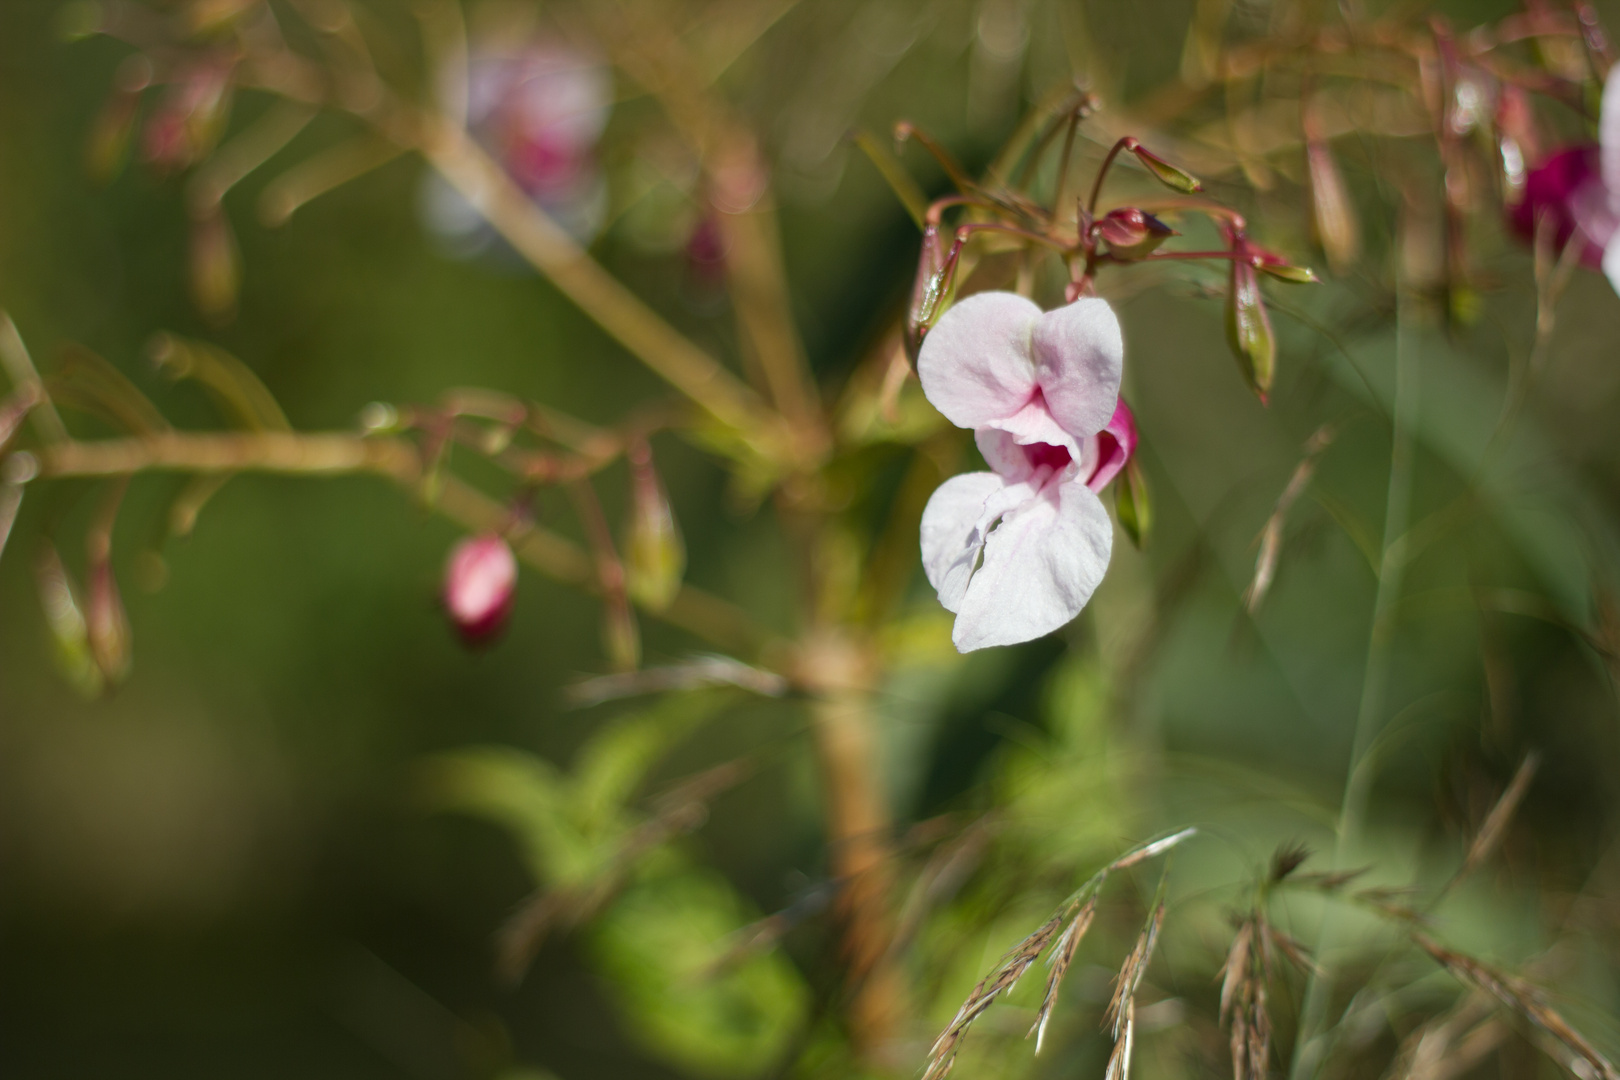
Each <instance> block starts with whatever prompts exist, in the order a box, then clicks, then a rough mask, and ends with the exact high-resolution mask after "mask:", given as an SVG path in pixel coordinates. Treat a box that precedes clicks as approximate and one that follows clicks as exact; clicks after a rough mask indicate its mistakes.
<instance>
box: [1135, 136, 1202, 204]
mask: <svg viewBox="0 0 1620 1080" xmlns="http://www.w3.org/2000/svg"><path fill="white" fill-rule="evenodd" d="M1130 151H1131V153H1133V154H1135V155H1136V160H1138V161H1140V162H1141V163H1142V164H1143V166H1145V167H1146V168H1147V171H1148V172H1150V173H1152V174H1153V176H1154V179H1156V180H1158V181H1159V183H1161V184H1163V185H1165V186H1166V187H1169V188H1174V189H1175V190H1176V191H1179V192H1181V193H1182V194H1183V195H1192V194H1195V193H1196V192H1200V191H1203V190H1204V185H1203V184H1201V183H1199V182H1198V180H1197V178H1196V177H1194V176H1193V175H1192V174H1191V173H1187V172H1183V171H1182V170H1181V169H1178V168H1176V167H1175V166H1174V165H1172V164H1170V163H1169V162H1168V161H1166V160H1164V158H1162V157H1160V156H1159V155H1157V154H1155V153H1153V152H1152V151H1151V150H1149V149H1148V148H1147V147H1145V146H1143V145H1142V144H1141V143H1139V142H1137V141H1136V140H1135V139H1132V140H1131V144H1130Z"/></svg>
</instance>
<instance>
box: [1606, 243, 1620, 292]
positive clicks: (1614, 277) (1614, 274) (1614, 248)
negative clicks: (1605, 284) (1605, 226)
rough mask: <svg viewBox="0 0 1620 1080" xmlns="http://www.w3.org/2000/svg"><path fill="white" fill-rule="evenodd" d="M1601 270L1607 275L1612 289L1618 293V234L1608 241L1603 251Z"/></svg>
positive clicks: (1619, 270) (1619, 245)
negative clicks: (1607, 245) (1606, 247)
mask: <svg viewBox="0 0 1620 1080" xmlns="http://www.w3.org/2000/svg"><path fill="white" fill-rule="evenodd" d="M1603 272H1604V273H1605V274H1607V275H1608V276H1609V284H1610V285H1613V286H1614V291H1615V292H1617V293H1620V236H1617V237H1615V238H1614V239H1613V240H1611V241H1609V247H1608V249H1607V250H1606V251H1604V252H1603Z"/></svg>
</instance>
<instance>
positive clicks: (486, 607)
mask: <svg viewBox="0 0 1620 1080" xmlns="http://www.w3.org/2000/svg"><path fill="white" fill-rule="evenodd" d="M516 592H517V559H516V558H514V557H513V555H512V548H511V546H510V545H508V544H507V542H506V541H505V540H503V539H501V538H500V537H499V536H496V535H495V534H494V533H485V534H484V535H482V536H470V537H467V538H466V539H464V540H462V541H461V542H460V543H458V544H456V546H455V547H454V548H452V549H451V551H450V558H449V560H448V561H447V562H446V563H445V568H444V596H443V600H444V610H445V612H446V613H447V614H448V615H449V616H450V622H451V623H452V624H453V625H454V626H455V628H456V632H457V633H458V634H460V635H461V639H462V641H464V642H466V643H467V644H468V645H483V644H486V643H488V642H489V641H491V640H493V639H494V638H495V637H496V635H498V634H499V633H500V632H501V630H502V629H503V628H504V627H505V626H506V620H507V617H508V616H509V615H511V613H512V599H513V596H514V595H515V594H516Z"/></svg>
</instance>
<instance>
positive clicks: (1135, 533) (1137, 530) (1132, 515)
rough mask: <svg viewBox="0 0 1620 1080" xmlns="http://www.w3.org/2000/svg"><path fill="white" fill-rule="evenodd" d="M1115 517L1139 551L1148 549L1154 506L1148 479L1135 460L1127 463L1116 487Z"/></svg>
mask: <svg viewBox="0 0 1620 1080" xmlns="http://www.w3.org/2000/svg"><path fill="white" fill-rule="evenodd" d="M1114 516H1115V517H1117V518H1118V519H1119V525H1120V528H1122V529H1124V530H1125V535H1126V536H1128V537H1130V539H1131V543H1132V544H1133V545H1134V546H1135V547H1136V548H1137V549H1138V550H1140V549H1141V548H1145V547H1147V542H1148V536H1149V534H1150V533H1151V532H1152V531H1153V505H1152V503H1151V502H1150V501H1149V499H1148V489H1147V478H1146V477H1145V476H1143V475H1142V467H1141V465H1139V464H1137V461H1136V459H1135V458H1132V459H1131V460H1130V461H1128V462H1126V463H1125V470H1124V475H1122V476H1121V477H1120V478H1119V483H1117V484H1115V485H1114Z"/></svg>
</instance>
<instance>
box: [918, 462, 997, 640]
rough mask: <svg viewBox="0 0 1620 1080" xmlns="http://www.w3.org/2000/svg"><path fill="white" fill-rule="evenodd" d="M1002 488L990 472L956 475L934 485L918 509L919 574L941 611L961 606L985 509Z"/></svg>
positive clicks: (975, 557) (981, 536)
mask: <svg viewBox="0 0 1620 1080" xmlns="http://www.w3.org/2000/svg"><path fill="white" fill-rule="evenodd" d="M1007 486H1008V484H1007V481H1005V480H1003V479H1002V478H1001V477H999V476H997V475H996V474H995V473H988V472H974V473H962V474H961V475H960V476H953V477H951V478H950V479H949V480H947V481H945V482H944V483H943V484H941V485H939V487H938V489H936V490H935V492H934V494H933V495H931V496H930V497H929V499H928V505H927V506H926V507H924V508H923V515H922V561H923V571H924V572H925V573H926V574H927V575H928V584H930V585H932V586H933V587H934V591H935V592H937V593H939V602H940V603H941V604H943V605H945V609H946V610H947V611H955V610H956V609H957V607H958V606H959V605H960V604H961V601H962V594H963V593H964V592H966V591H967V586H968V578H970V577H971V576H972V574H973V565H974V563H976V562H978V559H979V551H980V550H981V549H982V548H983V547H984V534H983V532H982V531H981V525H980V522H981V521H982V519H983V518H984V514H985V505H986V504H987V503H988V502H989V501H990V500H991V498H992V497H994V496H996V495H998V494H1000V493H1001V492H1003V491H1005V490H1006V488H1007Z"/></svg>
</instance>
